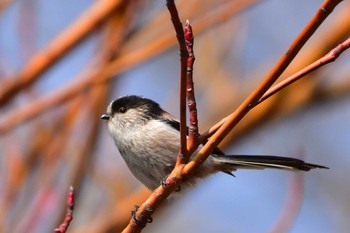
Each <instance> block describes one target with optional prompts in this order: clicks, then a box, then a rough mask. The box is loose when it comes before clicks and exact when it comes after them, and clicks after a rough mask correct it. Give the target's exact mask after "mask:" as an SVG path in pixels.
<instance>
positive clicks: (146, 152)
mask: <svg viewBox="0 0 350 233" xmlns="http://www.w3.org/2000/svg"><path fill="white" fill-rule="evenodd" d="M101 119H102V120H105V121H106V122H107V128H108V132H109V134H110V136H111V137H112V138H113V140H114V143H115V145H116V147H117V148H118V150H119V153H120V155H121V156H122V157H123V159H124V161H125V163H126V165H127V166H128V168H129V169H130V171H131V172H132V174H133V175H134V176H135V177H136V178H137V179H138V180H139V181H140V182H141V183H143V184H144V185H145V186H146V187H147V188H148V189H149V190H154V189H156V188H157V187H158V186H159V185H160V184H161V182H162V181H163V179H164V178H165V177H167V176H168V175H169V174H170V172H171V171H172V170H173V168H174V166H175V163H176V159H177V154H178V152H179V149H180V123H179V121H178V120H177V119H176V118H175V117H174V116H173V115H171V114H170V113H168V112H167V111H165V110H163V109H162V108H161V107H160V105H159V104H158V103H157V102H155V101H153V100H151V99H148V98H144V97H142V96H137V95H127V96H122V97H120V98H118V99H116V100H114V101H112V102H111V103H110V104H109V105H108V107H107V111H106V112H105V113H104V114H103V115H102V116H101ZM202 147H203V145H200V146H199V147H198V149H197V151H196V152H198V151H199V150H200V149H201V148H202ZM196 152H194V153H193V155H192V157H193V156H194V155H195V154H196ZM265 168H276V169H283V170H289V171H309V170H311V169H315V168H326V169H328V167H325V166H322V165H318V164H312V163H306V162H304V161H303V160H300V159H296V158H291V157H282V156H274V155H226V154H225V153H223V152H222V151H221V150H220V149H219V148H216V149H214V151H213V152H212V154H211V155H210V156H209V157H208V158H207V159H206V160H205V161H204V162H203V164H202V165H201V166H200V167H199V168H198V169H197V170H196V171H195V172H194V173H193V175H192V177H191V179H186V180H185V181H184V182H183V183H182V184H181V189H183V188H187V187H191V186H194V185H195V184H196V183H197V181H198V180H200V179H202V178H205V177H207V176H209V175H211V174H214V173H217V172H224V173H226V174H230V175H233V172H234V171H236V170H237V169H265Z"/></svg>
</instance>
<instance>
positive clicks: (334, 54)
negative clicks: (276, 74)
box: [255, 37, 350, 106]
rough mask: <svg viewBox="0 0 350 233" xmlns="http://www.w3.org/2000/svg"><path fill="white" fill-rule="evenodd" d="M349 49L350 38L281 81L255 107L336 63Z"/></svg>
mask: <svg viewBox="0 0 350 233" xmlns="http://www.w3.org/2000/svg"><path fill="white" fill-rule="evenodd" d="M349 47H350V37H349V38H348V39H347V40H345V41H344V42H343V43H341V44H339V45H338V46H337V47H335V48H334V49H332V50H331V51H330V52H329V53H327V54H326V55H325V56H323V57H321V58H320V59H318V60H317V61H315V62H313V63H312V64H310V65H308V66H307V67H305V68H304V69H302V70H300V71H299V72H297V73H295V74H294V75H292V76H290V77H289V78H286V79H285V80H283V81H281V82H280V83H278V84H276V85H275V86H273V87H272V88H270V89H269V90H268V91H267V92H266V93H265V94H264V95H263V96H262V97H261V98H260V99H259V101H258V102H257V103H256V104H255V106H256V105H258V104H260V103H262V102H263V101H265V100H266V99H268V98H269V97H271V96H272V95H274V94H276V93H277V92H279V91H281V90H282V89H284V88H285V87H287V86H289V85H290V84H292V83H294V82H295V81H297V80H299V79H301V78H302V77H304V76H306V75H307V74H309V73H311V72H312V71H314V70H316V69H319V68H320V67H322V66H324V65H326V64H328V63H331V62H333V61H335V60H336V59H337V58H338V57H339V56H340V54H341V53H343V52H344V51H345V50H347V49H348V48H349Z"/></svg>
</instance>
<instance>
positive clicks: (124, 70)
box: [0, 0, 350, 233]
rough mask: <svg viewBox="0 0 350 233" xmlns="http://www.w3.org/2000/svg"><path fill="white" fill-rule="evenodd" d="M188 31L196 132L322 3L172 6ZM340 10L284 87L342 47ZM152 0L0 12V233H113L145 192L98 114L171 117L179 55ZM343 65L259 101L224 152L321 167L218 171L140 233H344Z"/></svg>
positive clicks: (18, 4) (348, 191) (349, 100)
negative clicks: (127, 108) (72, 198)
mask: <svg viewBox="0 0 350 233" xmlns="http://www.w3.org/2000/svg"><path fill="white" fill-rule="evenodd" d="M176 4H177V7H178V10H179V14H180V17H181V19H182V21H183V22H184V21H185V19H189V20H190V22H191V24H192V26H193V30H194V34H195V46H194V49H195V56H196V62H195V67H194V81H195V89H196V97H197V107H198V115H199V126H200V131H201V132H204V131H205V130H207V129H208V128H209V127H210V126H212V125H213V124H215V123H216V122H218V121H220V120H221V119H222V118H223V117H225V116H226V115H228V114H229V113H231V112H232V111H233V110H234V109H235V108H236V107H237V106H238V105H239V104H240V103H241V101H242V100H244V98H245V97H247V95H248V94H249V93H250V92H251V91H252V90H253V89H254V88H255V87H256V86H257V85H258V83H259V81H260V80H262V79H263V78H264V76H265V75H266V74H267V72H268V71H269V70H270V69H271V68H272V67H273V65H274V63H275V62H276V61H277V60H278V58H279V57H281V56H282V54H283V53H284V52H285V51H286V50H287V48H288V46H289V44H290V43H291V42H292V41H293V39H294V38H295V37H296V36H297V35H298V33H299V31H300V30H301V29H302V28H303V26H304V25H305V24H306V23H307V22H308V21H309V19H310V18H311V17H312V15H313V14H314V13H315V12H316V11H317V9H318V7H319V5H320V4H321V1H317V0H310V1H301V0H297V1H286V0H283V1H280V0H270V1H253V0H249V1H247V0H235V1H228V0H219V1H207V0H193V1H185V0H179V1H176ZM349 10H350V4H349V2H348V1H344V2H342V3H341V4H340V5H339V6H338V7H337V8H336V9H335V10H334V11H333V12H332V14H331V15H330V16H329V18H328V19H327V20H326V22H325V23H324V24H323V25H322V26H321V28H320V29H319V30H318V31H317V32H316V33H315V34H314V35H313V37H312V39H311V40H309V41H308V43H307V44H306V46H305V47H304V48H303V49H302V51H301V53H300V54H299V55H298V56H297V57H296V59H295V61H294V62H293V63H292V64H291V66H290V67H289V68H288V70H287V71H286V72H284V74H283V75H282V78H283V77H287V76H289V75H291V74H293V73H295V72H297V71H298V70H300V69H301V68H303V67H305V66H306V65H308V64H310V63H311V62H313V61H315V60H316V59H318V58H320V57H321V56H323V55H325V54H326V53H327V52H328V51H329V50H330V49H332V48H333V47H334V46H336V45H337V44H339V43H341V42H342V41H344V40H345V39H346V38H347V37H349V35H350V24H349V22H350V14H349ZM178 54H179V52H178V48H177V43H176V38H175V32H174V30H173V28H172V24H171V21H170V17H169V14H168V11H167V9H166V7H165V1H141V0H140V1H137V0H134V1H123V0H119V1H118V0H115V1H108V0H99V1H90V0H75V1H74V2H72V1H68V0H60V1H44V0H25V1H24V0H17V1H15V0H1V1H0V82H1V85H0V151H1V156H0V226H1V228H0V229H1V230H0V232H6V233H7V232H12V233H20V232H27V233H30V232H52V231H53V229H54V228H56V227H57V226H58V225H59V224H60V223H61V222H62V221H63V218H64V215H65V211H66V205H65V202H66V201H65V200H66V195H67V192H68V190H69V186H70V185H73V186H74V188H75V189H76V206H75V207H76V209H75V212H74V220H73V222H72V225H71V226H70V228H69V232H72V233H73V232H74V233H76V232H120V231H121V230H122V229H123V228H124V227H125V226H126V224H127V223H128V221H129V219H130V211H131V210H132V209H133V208H134V204H141V203H142V202H143V201H144V200H145V199H146V198H147V196H148V195H149V192H148V191H147V190H146V189H145V188H143V187H142V185H141V184H140V183H139V182H138V181H137V180H136V179H135V178H134V177H133V176H132V174H131V173H130V172H129V171H128V169H127V167H126V165H125V163H124V161H123V160H122V158H121V156H120V155H119V154H118V152H117V149H116V148H115V146H114V143H113V141H112V139H111V138H110V137H109V135H108V133H107V128H106V125H105V122H102V121H101V120H100V119H99V117H100V115H101V114H103V113H104V111H105V109H106V107H107V105H108V104H109V102H110V101H112V100H113V99H115V98H117V97H120V96H122V95H127V94H136V95H143V96H145V97H148V98H151V99H153V100H155V101H157V102H159V103H160V104H161V106H162V107H163V108H164V109H166V110H168V111H169V112H171V113H172V114H174V115H175V116H178V112H179V111H178V109H179V107H178V103H179V98H178V93H179V56H178ZM349 74H350V55H349V52H348V51H346V52H344V54H343V55H341V56H340V57H339V59H338V60H337V61H335V62H334V63H332V64H330V65H327V66H326V67H324V68H321V69H319V70H317V71H316V72H314V73H312V74H311V75H309V76H307V77H306V78H304V79H303V80H301V81H300V82H298V83H296V84H293V85H292V86H290V87H288V88H287V89H285V90H284V91H282V92H281V93H279V94H278V95H276V96H274V97H273V98H271V99H270V100H268V101H266V103H263V104H261V105H260V106H258V107H257V108H255V109H254V110H253V111H251V112H250V113H249V114H248V115H247V117H245V118H244V120H243V121H242V122H241V123H240V124H239V125H238V127H237V128H236V129H235V130H234V131H233V132H232V133H231V134H229V135H228V137H227V138H226V139H225V141H224V142H223V143H222V144H221V148H222V149H223V150H224V151H225V152H226V153H227V154H262V155H265V154H270V155H282V156H283V155H284V156H291V157H297V158H302V159H304V160H306V161H308V162H312V163H318V164H322V165H325V166H329V167H330V169H329V170H321V169H317V170H313V171H311V172H309V173H290V172H285V171H277V170H264V171H253V170H248V171H237V172H235V175H236V178H233V177H230V176H227V175H225V174H216V175H213V176H211V177H210V178H208V179H207V180H205V181H203V182H201V183H200V184H199V185H198V186H197V187H196V189H193V190H192V191H188V192H185V193H183V195H182V197H181V198H178V199H177V200H171V201H169V202H167V203H166V204H165V205H163V207H162V208H161V209H160V210H159V211H158V212H157V213H156V214H155V215H154V216H153V217H154V221H153V223H152V224H149V225H148V226H147V227H146V228H145V229H144V232H183V233H185V232H186V233H187V232H298V233H300V232H320V233H323V232H348V231H349V230H348V229H350V222H349V221H348V218H349V216H350V186H349V181H348V171H349V170H350V156H349V151H350V121H349V119H350V95H349V94H348V93H349V90H350V77H349Z"/></svg>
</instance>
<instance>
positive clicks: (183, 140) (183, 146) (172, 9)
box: [166, 0, 188, 161]
mask: <svg viewBox="0 0 350 233" xmlns="http://www.w3.org/2000/svg"><path fill="white" fill-rule="evenodd" d="M166 6H167V8H168V10H169V13H170V16H171V22H172V23H173V26H174V29H175V32H176V38H177V41H178V44H179V49H180V63H181V67H180V154H179V156H178V159H179V160H180V161H182V160H184V159H185V158H187V124H186V69H187V59H188V52H187V48H186V43H185V35H184V30H183V27H182V23H181V21H180V18H179V14H178V12H177V9H176V6H175V3H174V1H173V0H167V1H166Z"/></svg>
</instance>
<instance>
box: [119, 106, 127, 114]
mask: <svg viewBox="0 0 350 233" xmlns="http://www.w3.org/2000/svg"><path fill="white" fill-rule="evenodd" d="M118 111H119V112H120V113H125V112H126V108H125V107H120V108H119V110H118Z"/></svg>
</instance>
